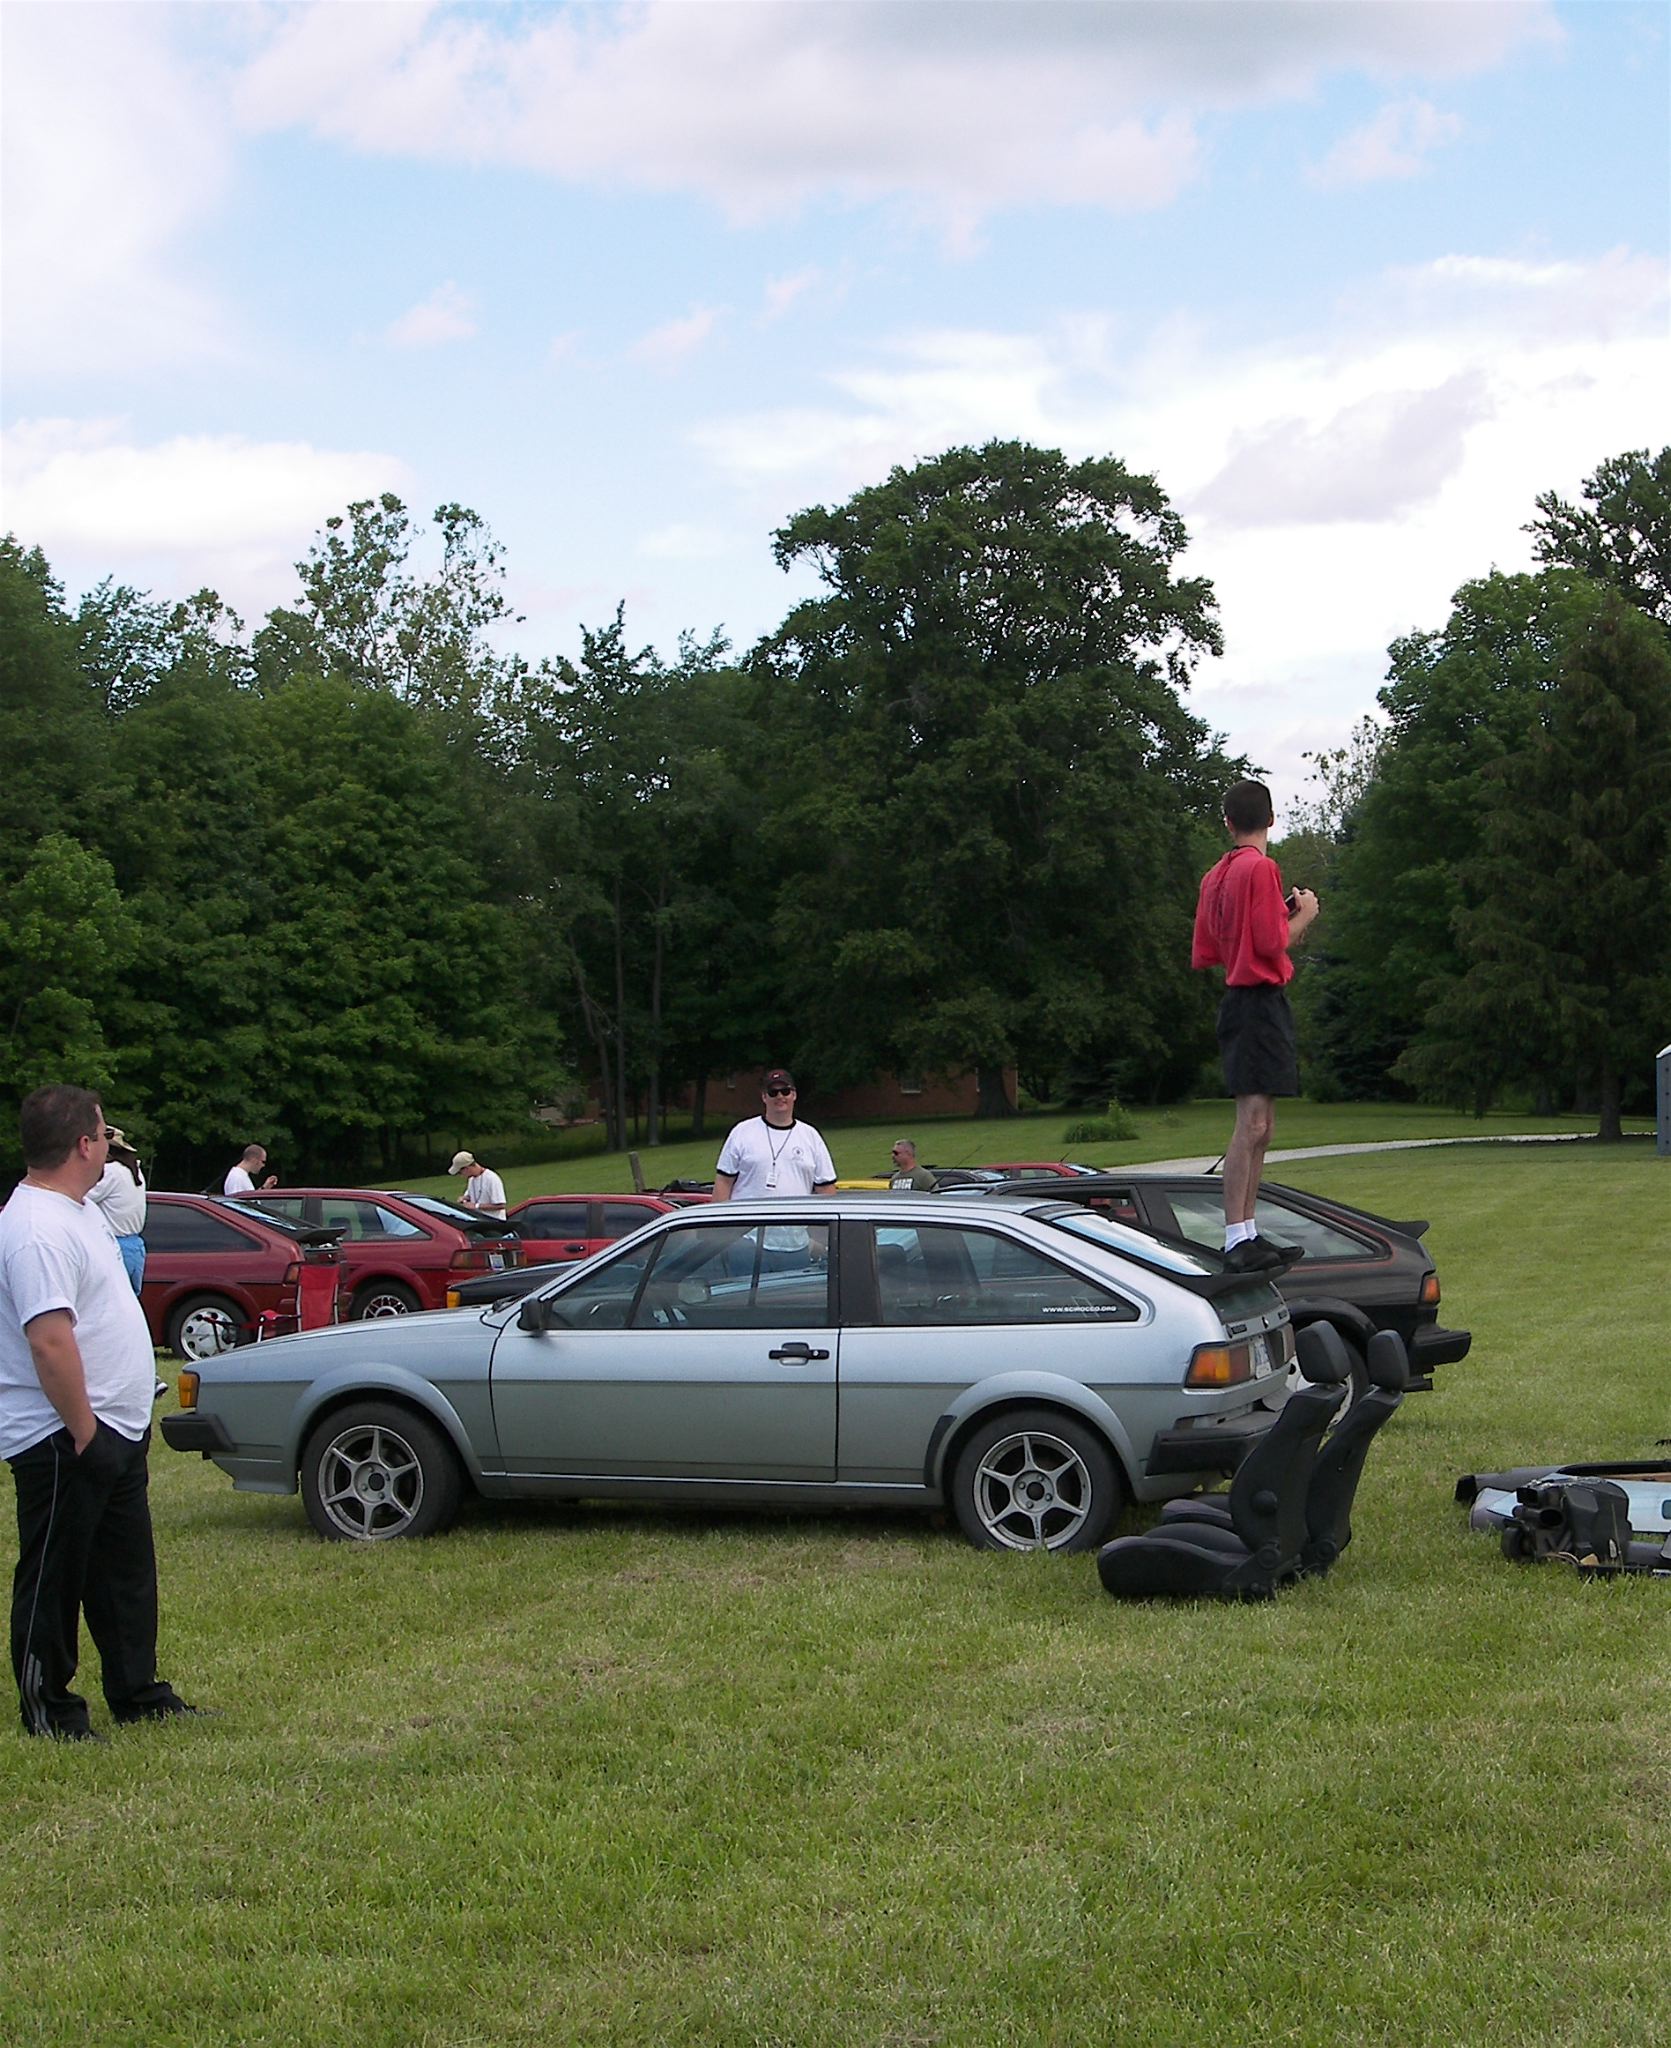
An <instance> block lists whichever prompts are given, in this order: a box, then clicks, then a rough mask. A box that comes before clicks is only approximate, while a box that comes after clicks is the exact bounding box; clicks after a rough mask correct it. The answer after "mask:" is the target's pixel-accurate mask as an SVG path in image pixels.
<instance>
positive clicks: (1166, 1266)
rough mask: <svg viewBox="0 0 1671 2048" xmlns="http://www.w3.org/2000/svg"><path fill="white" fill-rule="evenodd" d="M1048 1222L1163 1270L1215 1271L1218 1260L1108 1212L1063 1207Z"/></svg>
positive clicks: (1216, 1270) (1193, 1273)
mask: <svg viewBox="0 0 1671 2048" xmlns="http://www.w3.org/2000/svg"><path fill="white" fill-rule="evenodd" d="M1050 1221H1051V1223H1052V1224H1053V1225H1054V1226H1055V1227H1056V1229H1058V1230H1065V1231H1067V1232H1068V1234H1069V1235H1070V1236H1072V1237H1082V1238H1084V1239H1085V1240H1086V1242H1087V1243H1089V1244H1099V1245H1106V1246H1107V1247H1108V1248H1109V1249H1110V1250H1111V1251H1117V1252H1125V1253H1127V1254H1129V1255H1130V1256H1131V1257H1132V1258H1134V1259H1141V1260H1142V1262H1143V1264H1144V1265H1145V1266H1157V1267H1159V1269H1160V1270H1161V1271H1162V1272H1163V1273H1185V1274H1190V1275H1192V1276H1193V1275H1195V1274H1198V1273H1216V1272H1218V1271H1219V1270H1220V1267H1221V1265H1222V1261H1221V1260H1219V1259H1216V1258H1214V1257H1212V1255H1211V1254H1205V1255H1204V1254H1202V1253H1200V1252H1189V1251H1185V1250H1184V1248H1183V1247H1182V1246H1181V1245H1176V1244H1167V1243H1166V1242H1165V1241H1164V1240H1163V1239H1161V1238H1158V1237H1150V1236H1149V1235H1148V1233H1147V1232H1146V1231H1142V1230H1135V1229H1133V1227H1132V1226H1131V1225H1130V1224H1129V1223H1116V1222H1115V1221H1114V1219H1113V1217H1112V1216H1099V1215H1098V1214H1097V1212H1096V1211H1095V1210H1094V1209H1073V1210H1066V1211H1064V1212H1063V1213H1062V1214H1061V1215H1058V1216H1052V1217H1051V1218H1050Z"/></svg>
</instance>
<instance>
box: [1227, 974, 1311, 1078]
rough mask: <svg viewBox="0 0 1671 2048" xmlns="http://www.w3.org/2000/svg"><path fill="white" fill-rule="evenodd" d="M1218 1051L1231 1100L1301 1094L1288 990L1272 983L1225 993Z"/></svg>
mask: <svg viewBox="0 0 1671 2048" xmlns="http://www.w3.org/2000/svg"><path fill="white" fill-rule="evenodd" d="M1218 1049H1219V1052H1220V1053H1221V1054H1222V1056H1223V1059H1224V1085H1225V1087H1226V1088H1228V1089H1229V1091H1230V1093H1231V1094H1232V1095H1298V1094H1299V1092H1300V1054H1299V1047H1298V1045H1297V1044H1296V1042H1295V1039H1294V1013H1293V1011H1292V1010H1291V1009H1290V1008H1289V1007H1288V991H1287V990H1286V989H1283V988H1277V987H1275V986H1274V985H1273V984H1272V983H1270V982H1262V983H1260V984H1259V985H1258V986H1257V987H1255V988H1227V989H1226V990H1225V991H1224V1000H1223V1002H1221V1003H1220V1004H1219V1006H1218Z"/></svg>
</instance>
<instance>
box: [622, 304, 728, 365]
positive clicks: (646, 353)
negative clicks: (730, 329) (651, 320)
mask: <svg viewBox="0 0 1671 2048" xmlns="http://www.w3.org/2000/svg"><path fill="white" fill-rule="evenodd" d="M718 319H719V313H718V310H717V309H716V308H715V307H712V306H698V307H697V308H696V309H695V310H694V311H693V312H689V313H686V314H685V315H684V316H683V317H682V318H680V319H678V320H668V321H665V322H664V323H663V324H662V325H661V326H660V327H653V328H651V330H650V332H649V333H648V334H645V335H641V336H640V337H639V339H638V340H637V341H635V342H634V343H633V345H632V347H631V348H630V349H629V350H628V354H629V355H630V356H631V357H632V359H633V360H634V362H639V363H649V364H650V365H651V366H652V367H653V368H655V369H658V370H671V369H676V368H677V367H678V365H679V364H680V363H682V362H683V361H684V360H685V358H686V356H688V355H690V354H691V353H692V352H693V351H694V350H696V349H699V348H700V347H701V346H702V344H703V343H704V342H705V341H706V340H707V339H708V336H709V335H710V334H712V333H713V331H714V324H715V322H716V321H717V320H718Z"/></svg>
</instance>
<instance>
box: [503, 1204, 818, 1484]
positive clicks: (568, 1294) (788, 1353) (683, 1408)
mask: <svg viewBox="0 0 1671 2048" xmlns="http://www.w3.org/2000/svg"><path fill="white" fill-rule="evenodd" d="M786 1206H787V1205H786ZM833 1237H834V1231H833V1228H832V1225H831V1223H830V1222H829V1220H828V1219H815V1218H814V1217H812V1216H810V1215H809V1216H805V1217H801V1216H798V1215H796V1214H795V1213H794V1212H791V1213H790V1214H789V1215H788V1216H786V1217H785V1218H784V1219H783V1221H782V1222H779V1221H777V1220H775V1219H774V1220H773V1221H772V1222H771V1223H769V1224H767V1223H762V1222H760V1221H758V1220H750V1219H748V1218H746V1217H739V1218H736V1219H730V1220H727V1221H724V1222H710V1221H707V1220H704V1221H703V1222H702V1223H700V1224H696V1223H692V1224H681V1225H679V1226H677V1227H675V1228H671V1229H669V1230H667V1231H665V1232H663V1233H662V1234H661V1235H659V1236H657V1237H654V1238H652V1239H650V1240H649V1241H648V1242H647V1243H644V1244H640V1245H638V1246H635V1247H633V1248H631V1249H629V1250H627V1251H624V1252H623V1253H621V1254H620V1256H619V1257H617V1258H614V1259H605V1260H604V1261H602V1262H601V1263H600V1264H598V1265H596V1266H593V1267H591V1268H589V1269H588V1270H587V1271H585V1272H583V1273H580V1274H577V1275H576V1277H575V1279H574V1280H573V1281H572V1282H569V1283H567V1284H563V1283H559V1284H558V1285H557V1286H556V1287H554V1288H553V1289H552V1290H550V1292H549V1293H548V1294H547V1295H546V1296H545V1297H543V1298H544V1299H545V1300H546V1301H547V1302H548V1304H549V1313H550V1314H551V1316H552V1317H554V1318H555V1319H556V1326H555V1327H553V1328H550V1329H544V1330H537V1331H531V1330H525V1329H523V1328H522V1327H521V1325H520V1323H519V1322H518V1321H517V1320H516V1319H513V1320H511V1322H510V1323H509V1324H508V1325H507V1327H506V1328H505V1329H504V1330H503V1331H502V1333H501V1334H500V1336H499V1339H498V1341H497V1343H496V1344H495V1346H494V1352H493V1371H492V1380H493V1414H494V1421H495V1425H496V1428H497V1431H498V1437H499V1448H500V1455H501V1460H502V1464H503V1469H504V1470H505V1471H506V1472H508V1473H512V1474H515V1475H517V1476H518V1477H520V1478H524V1479H537V1478H539V1477H541V1476H553V1477H555V1476H561V1475H588V1474H590V1475H594V1476H597V1477H608V1478H613V1479H632V1478H644V1479H691V1480H696V1479H717V1480H778V1481H793V1482H798V1483H802V1484H806V1483H820V1484H821V1483H826V1482H828V1481H830V1480H832V1479H833V1478H834V1476H835V1437H836V1394H835V1390H836V1368H837V1348H838V1347H837V1332H836V1328H835V1321H834V1308H833V1298H832V1273H831V1246H832V1241H833Z"/></svg>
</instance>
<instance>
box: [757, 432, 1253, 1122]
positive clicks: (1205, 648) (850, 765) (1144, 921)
mask: <svg viewBox="0 0 1671 2048" xmlns="http://www.w3.org/2000/svg"><path fill="white" fill-rule="evenodd" d="M1185 540H1186V536H1185V533H1184V528H1183V524H1182V522H1181V521H1180V520H1179V518H1178V516H1177V514H1176V513H1175V512H1174V511H1173V510H1172V509H1171V507H1170V506H1169V504H1168V503H1167V500H1166V497H1165V495H1164V493H1163V492H1162V491H1161V489H1160V487H1159V485H1158V484H1157V483H1156V482H1155V480H1154V479H1153V478H1152V477H1147V476H1140V475H1136V474H1134V473H1132V472H1131V471H1129V470H1127V469H1126V468H1125V467H1124V466H1123V465H1122V464H1121V463H1119V462H1117V461H1114V460H1112V459H1106V460H1100V461H1090V462H1081V463H1069V462H1068V461H1066V460H1065V458H1064V457H1063V456H1061V455H1060V454H1057V453H1054V452H1051V451H1047V450H1041V449H1037V448H1031V447H1027V446H1025V445H1023V444H1020V443H1016V442H993V443H991V444H989V445H988V446H986V447H984V448H980V449H971V448H959V449H953V450H952V451H950V452H949V453H948V454H946V455H943V456H941V457H939V458H938V459H937V460H935V461H932V462H927V463H923V464H921V465H919V466H918V467H917V468H915V469H911V470H903V469H896V470H895V471H894V472H893V473H892V475H891V476H890V477H889V478H888V480H887V482H886V483H885V484H882V485H879V486H876V487H875V488H872V489H868V490H863V491H860V492H858V493H857V494H856V495H855V496H854V497H853V498H851V499H850V500H848V502H847V503H846V504H844V505H841V506H836V507H833V508H831V507H815V508H813V509H812V510H809V511H806V512H803V513H801V514H799V515H798V516H797V517H796V518H795V519H793V520H791V521H790V523H789V524H788V525H787V526H785V527H784V528H783V529H782V530H781V531H780V532H779V533H778V535H777V537H776V543H775V552H776V555H777V559H778V561H779V562H780V564H782V565H784V566H785V567H787V566H788V565H789V564H790V563H792V562H797V561H807V562H810V563H812V564H813V565H814V566H815V567H816V569H817V571H818V573H819V575H820V577H821V579H822V581H823V582H824V584H825V586H826V589H827V592H828V594H827V595H826V596H824V597H822V598H818V599H814V600H811V601H809V602H807V603H803V604H800V605H798V606H796V607H795V609H794V610H793V611H792V612H791V613H790V615H789V617H788V618H787V620H786V621H785V623H784V625H783V626H782V628H781V629H780V630H779V631H778V632H777V633H776V634H774V635H772V636H771V637H770V638H769V639H768V640H767V641H766V642H765V643H763V645H762V647H761V648H760V649H759V650H758V652H757V654H756V656H755V659H754V670H755V674H756V678H757V685H758V689H759V693H760V695H759V707H758V712H757V716H758V719H759V722H760V724H761V726H762V728H763V729H764V730H765V731H766V732H767V733H768V734H769V736H770V746H771V753H772V767H773V789H774V796H775V801H774V803H773V806H772V809H771V812H770V815H769V817H768V818H767V820H766V821H765V832H766V836H767V839H768V842H769V845H770V848H771V850H772V852H773V854H774V856H775V858H776V859H777V861H778V862H779V863H780V865H781V867H782V869H783V871H784V874H785V877H786V879H785V881H784V884H783V886H782V887H781V889H780V891H779V894H778V907H777V916H776V924H775V930H776V935H777V938H778V940H779V942H780V945H781V948H782V953H783V974H784V992H785V994H786V995H787V996H788V998H789V1000H790V1002H791V1004H792V1006H793V1014H794V1016H795V1018H796V1020H797V1022H798V1026H799V1048H800V1051H799V1057H801V1058H803V1059H804V1060H805V1062H806V1064H807V1065H808V1067H809V1069H810V1070H811V1071H812V1072H814V1073H816V1074H817V1075H818V1076H819V1077H820V1078H821V1079H822V1080H824V1081H825V1082H827V1083H838V1082H843V1081H848V1080H856V1079H859V1078H861V1077H863V1076H864V1075H866V1074H868V1073H870V1072H873V1071H874V1070H876V1069H877V1068H880V1067H884V1066H893V1067H896V1068H900V1069H913V1068H915V1069H919V1070H926V1071H948V1070H949V1071H966V1070H968V1069H969V1068H970V1067H974V1068H975V1069H976V1070H977V1071H978V1072H979V1074H980V1077H981V1101H982V1106H983V1109H984V1110H986V1111H987V1112H988V1113H993V1114H998V1113H1001V1112H1002V1109H1003V1107H1004V1106H1005V1105H1004V1097H1003V1094H1002V1090H1001V1086H1000V1075H1001V1070H1002V1069H1003V1068H1004V1067H1005V1066H1007V1065H1009V1064H1011V1063H1012V1062H1017V1061H1020V1062H1022V1063H1023V1064H1025V1065H1027V1066H1029V1067H1031V1068H1035V1069H1039V1068H1060V1067H1064V1066H1066V1065H1067V1064H1069V1063H1070V1062H1077V1063H1079V1064H1080V1065H1082V1066H1083V1065H1087V1064H1089V1065H1094V1066H1098V1067H1099V1069H1100V1068H1101V1067H1103V1066H1106V1065H1107V1064H1109V1063H1118V1064H1120V1065H1121V1066H1122V1067H1123V1069H1124V1071H1125V1072H1126V1074H1127V1076H1128V1080H1129V1081H1134V1082H1136V1083H1137V1084H1138V1085H1139V1086H1141V1085H1143V1083H1144V1080H1145V1078H1146V1077H1153V1076H1154V1075H1156V1074H1157V1073H1158V1072H1160V1071H1162V1070H1163V1069H1164V1068H1165V1066H1166V1064H1167V1063H1168V1062H1169V1061H1172V1062H1176V1061H1177V1059H1178V1052H1179V1048H1180V1047H1184V1048H1186V1049H1187V1057H1186V1059H1185V1060H1184V1062H1183V1065H1184V1070H1185V1071H1193V1068H1194V1065H1195V1064H1196V1063H1197V1061H1198V1059H1199V1056H1200V1052H1201V1051H1202V1050H1204V1049H1205V1044H1206V1043H1207V1042H1209V1041H1208V1039H1207V1037H1206V1036H1205V1034H1204V1023H1205V1014H1206V1009H1205V998H1204V996H1203V993H1202V991H1201V990H1200V989H1199V988H1198V987H1196V986H1194V985H1192V983H1191V980H1190V976H1189V971H1188V959H1189V917H1190V906H1191V904H1192V902H1193V896H1194V887H1195V880H1196V875H1197V871H1198V868H1199V866H1200V865H1201V864H1202V856H1203V852H1204V850H1205V849H1204V835H1203V830H1202V828H1203V825H1204V824H1205V823H1206V822H1207V821H1209V820H1212V819H1213V818H1214V817H1215V816H1216V810H1217V804H1218V799H1219V794H1220V792H1221V790H1222V787H1223V784H1224V782H1225V781H1226V780H1227V779H1228V778H1229V776H1230V775H1231V774H1232V773H1233V772H1234V769H1233V766H1232V764H1230V763H1227V762H1225V761H1224V760H1223V759H1221V758H1220V757H1219V755H1218V754H1217V753H1216V751H1215V750H1214V748H1213V746H1212V744H1211V741H1210V736H1209V734H1208V733H1207V730H1206V728H1205V727H1204V726H1203V725H1202V724H1201V723H1200V722H1199V721H1198V720H1197V719H1195V718H1193V717H1191V716H1190V715H1189V714H1188V713H1187V712H1186V711H1185V710H1184V708H1183V705H1182V703H1181V702H1180V698H1179V692H1180V690H1181V689H1183V688H1184V687H1185V686H1186V685H1187V683H1188V680H1189V676H1190V674H1191V671H1192V668H1193V665H1194V663H1195V662H1196V661H1197V660H1198V659H1199V658H1200V657H1201V656H1202V655H1204V654H1208V653H1216V652H1218V650H1219V644H1220V642H1219V630H1218V625H1217V622H1216V618H1215V616H1214V609H1213V600H1212V594H1211V591H1210V589H1209V587H1208V585H1207V584H1206V583H1205V581H1203V580H1201V579H1199V578H1189V577H1184V576H1181V575H1180V574H1179V573H1178V569H1177V564H1178V558H1179V556H1180V555H1181V553H1182V552H1183V549H1184V546H1185ZM1207 837H1208V838H1210V834H1209V835H1207Z"/></svg>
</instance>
